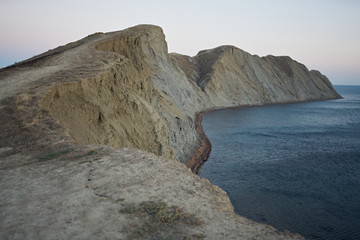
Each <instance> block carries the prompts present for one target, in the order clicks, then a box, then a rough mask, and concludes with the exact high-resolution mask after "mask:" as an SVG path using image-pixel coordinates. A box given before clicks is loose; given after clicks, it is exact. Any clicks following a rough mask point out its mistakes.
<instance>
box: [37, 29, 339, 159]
mask: <svg viewBox="0 0 360 240" xmlns="http://www.w3.org/2000/svg"><path fill="white" fill-rule="evenodd" d="M83 45H84V44H83ZM83 48H84V46H83ZM84 51H87V52H90V55H93V54H95V52H98V51H103V52H105V53H107V54H108V56H106V59H110V60H107V61H108V63H107V68H106V69H104V70H103V71H102V72H101V73H100V74H98V75H96V76H94V77H89V78H83V79H81V80H80V81H74V82H72V83H66V84H59V85H56V86H54V87H52V88H51V90H50V91H49V93H48V94H47V95H46V97H44V98H43V100H42V102H41V107H42V108H43V109H45V110H47V111H49V112H50V113H51V114H52V115H53V116H54V117H55V118H56V119H58V120H59V121H60V122H61V124H62V125H64V126H65V127H66V128H67V129H69V133H70V135H71V137H72V138H74V139H75V140H76V142H78V143H80V144H106V145H111V146H114V147H132V148H138V149H141V150H145V151H147V152H152V153H155V154H157V155H161V156H164V157H166V158H171V159H177V160H180V161H181V162H183V163H186V161H188V160H189V158H190V156H191V154H192V153H193V151H194V149H195V147H196V146H197V145H198V143H199V137H198V135H197V133H196V131H195V124H194V117H195V113H196V112H199V111H204V110H208V109H212V108H222V107H231V106H240V105H258V104H268V103H285V102H294V101H308V100H321V99H333V98H338V97H339V95H338V94H337V93H336V92H335V90H334V89H333V87H332V85H331V83H330V82H329V80H328V79H327V78H326V77H325V76H323V75H321V74H320V73H319V72H316V71H308V69H307V68H306V67H305V66H304V65H302V64H300V63H298V62H296V61H294V60H292V59H291V58H289V57H274V56H266V57H263V58H260V57H258V56H252V55H250V54H248V53H246V52H244V51H242V50H240V49H238V48H236V47H233V46H222V47H218V48H215V49H211V50H205V51H201V52H199V53H198V55H196V56H195V57H188V56H183V55H179V54H168V50H167V44H166V41H165V36H164V34H163V31H162V29H161V28H159V27H155V26H148V25H141V26H137V27H134V28H130V29H127V30H124V31H120V32H114V33H107V34H102V35H101V36H99V37H98V38H96V39H95V40H93V41H90V42H88V43H86V48H84ZM91 52H94V53H91ZM105 55H106V54H105ZM109 56H111V57H109ZM98 61H101V60H100V59H99V60H98ZM103 61H104V60H103Z"/></svg>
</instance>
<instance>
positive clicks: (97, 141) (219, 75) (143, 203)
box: [0, 25, 340, 239]
mask: <svg viewBox="0 0 360 240" xmlns="http://www.w3.org/2000/svg"><path fill="white" fill-rule="evenodd" d="M338 97H340V96H339V95H338V94H337V93H336V92H335V90H334V89H333V88H332V85H331V83H330V82H329V81H328V79H327V78H326V77H325V76H323V75H321V74H320V73H319V72H317V71H308V70H307V68H306V67H305V66H304V65H302V64H299V63H297V62H296V61H294V60H292V59H290V58H289V57H273V56H267V57H263V58H260V57H257V56H252V55H250V54H248V53H246V52H244V51H242V50H240V49H238V48H236V47H233V46H222V47H219V48H216V49H211V50H205V51H201V52H199V54H198V55H197V56H195V57H188V56H183V55H179V54H169V53H168V51H167V44H166V42H165V36H164V34H163V32H162V29H161V28H159V27H156V26H150V25H141V26H136V27H134V28H130V29H126V30H123V31H119V32H113V33H107V34H102V33H97V34H93V35H90V36H88V37H86V38H84V39H82V40H80V41H77V42H74V43H70V44H68V45H65V46H61V47H59V48H56V49H54V50H51V51H49V52H46V53H43V54H41V55H39V56H36V57H34V58H31V59H29V60H26V61H23V62H21V63H19V64H17V65H14V66H10V67H8V68H5V69H0V103H1V105H0V109H1V116H0V129H1V132H2V134H1V136H0V157H1V158H0V168H1V175H0V189H1V190H0V203H1V204H0V214H1V221H2V222H1V224H0V234H1V239H49V238H51V239H99V238H100V239H102V238H104V239H106V238H109V239H127V238H129V239H151V238H154V237H155V236H158V237H163V238H166V237H168V236H173V237H174V238H175V239H183V238H185V239H199V238H206V239H297V238H301V237H300V236H298V235H293V234H290V233H279V232H278V231H276V230H275V229H273V228H272V227H269V226H266V225H262V224H257V223H254V222H252V221H249V220H246V219H244V218H241V217H239V216H237V215H236V214H234V212H233V209H232V206H231V204H230V201H229V198H228V197H227V195H226V194H225V193H224V192H223V191H222V190H221V189H219V188H217V187H216V186H213V185H211V184H209V183H208V182H207V181H206V180H203V179H200V178H199V177H198V176H196V175H194V174H192V173H191V171H189V170H187V169H186V168H185V166H184V165H183V164H182V163H187V164H188V166H194V165H196V161H197V159H194V158H193V161H194V162H189V159H191V156H192V155H193V156H194V154H193V153H194V152H195V151H196V149H197V147H198V146H199V145H200V146H202V145H201V144H200V143H201V141H202V137H200V136H199V135H198V134H197V132H196V129H195V127H196V126H197V125H198V124H196V123H195V114H196V113H198V112H201V111H205V110H209V109H214V108H223V107H232V106H243V105H259V104H267V103H286V102H294V101H309V100H321V99H333V98H338ZM105 145H107V146H105ZM109 146H112V147H114V148H112V147H109ZM124 148H125V149H124ZM128 148H134V149H135V148H136V149H140V150H143V151H146V152H148V153H145V152H141V151H139V150H130V149H128ZM205 148H206V146H205ZM150 153H152V154H150ZM153 154H155V155H153ZM200 155H201V154H200ZM159 156H162V157H159ZM176 160H178V161H179V162H178V161H176ZM180 162H182V163H180ZM149 204H150V205H149ZM154 219H155V220H154Z"/></svg>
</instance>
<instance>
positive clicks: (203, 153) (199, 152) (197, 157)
mask: <svg viewBox="0 0 360 240" xmlns="http://www.w3.org/2000/svg"><path fill="white" fill-rule="evenodd" d="M213 111H215V110H207V111H203V112H198V113H196V115H195V130H196V132H197V133H198V135H199V137H200V143H199V144H198V146H197V147H196V148H195V150H194V151H193V153H192V155H191V158H190V160H189V161H188V162H187V163H186V167H187V168H190V169H191V171H192V172H193V173H195V174H198V172H199V169H200V167H201V166H202V165H203V164H204V163H205V162H206V161H207V159H208V158H209V155H210V152H211V143H210V140H209V139H208V138H207V136H206V134H205V132H204V129H203V127H202V124H201V122H202V117H203V116H204V115H205V114H207V113H210V112H213Z"/></svg>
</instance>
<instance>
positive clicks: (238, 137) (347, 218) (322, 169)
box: [199, 86, 360, 240]
mask: <svg viewBox="0 0 360 240" xmlns="http://www.w3.org/2000/svg"><path fill="white" fill-rule="evenodd" d="M335 89H336V90H337V91H338V93H339V94H340V95H342V97H343V99H337V100H327V101H316V102H304V103H293V104H279V105H267V106H258V107H246V108H239V109H227V110H221V111H215V112H212V113H209V114H206V115H204V117H203V121H202V125H203V128H204V131H205V133H206V135H207V137H208V138H209V140H210V142H211V145H212V150H211V152H210V156H209V158H208V160H207V161H206V162H205V163H204V165H203V166H202V167H201V168H200V171H199V175H200V177H205V178H207V179H208V180H209V181H210V182H211V183H213V184H215V185H217V186H219V187H221V188H222V189H223V190H224V191H226V192H227V194H228V195H229V197H230V200H231V202H232V204H233V206H234V208H235V212H236V213H238V214H239V215H241V216H244V217H246V218H249V219H252V220H254V221H256V222H261V223H265V224H269V225H271V226H274V227H275V228H277V229H279V230H282V231H283V230H288V231H290V232H293V233H299V234H301V235H302V236H304V237H305V238H306V239H316V240H319V239H326V240H331V239H336V240H338V239H360V86H335Z"/></svg>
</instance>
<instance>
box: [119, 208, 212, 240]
mask: <svg viewBox="0 0 360 240" xmlns="http://www.w3.org/2000/svg"><path fill="white" fill-rule="evenodd" d="M120 212H121V213H124V214H131V215H132V216H135V217H138V219H141V222H138V223H137V224H135V225H134V224H131V225H129V226H127V227H126V228H125V229H124V230H123V231H124V232H125V233H128V234H129V239H203V238H204V237H205V236H204V235H203V234H201V233H198V234H193V235H187V234H188V231H186V230H185V229H187V228H189V227H196V226H199V225H201V221H200V219H199V218H197V217H195V216H194V215H193V214H187V213H185V212H184V211H183V210H182V209H181V208H179V207H177V206H168V205H167V204H166V203H165V202H162V201H158V202H155V201H146V202H143V203H141V204H140V205H138V206H135V205H126V206H124V207H123V208H122V209H120Z"/></svg>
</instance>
